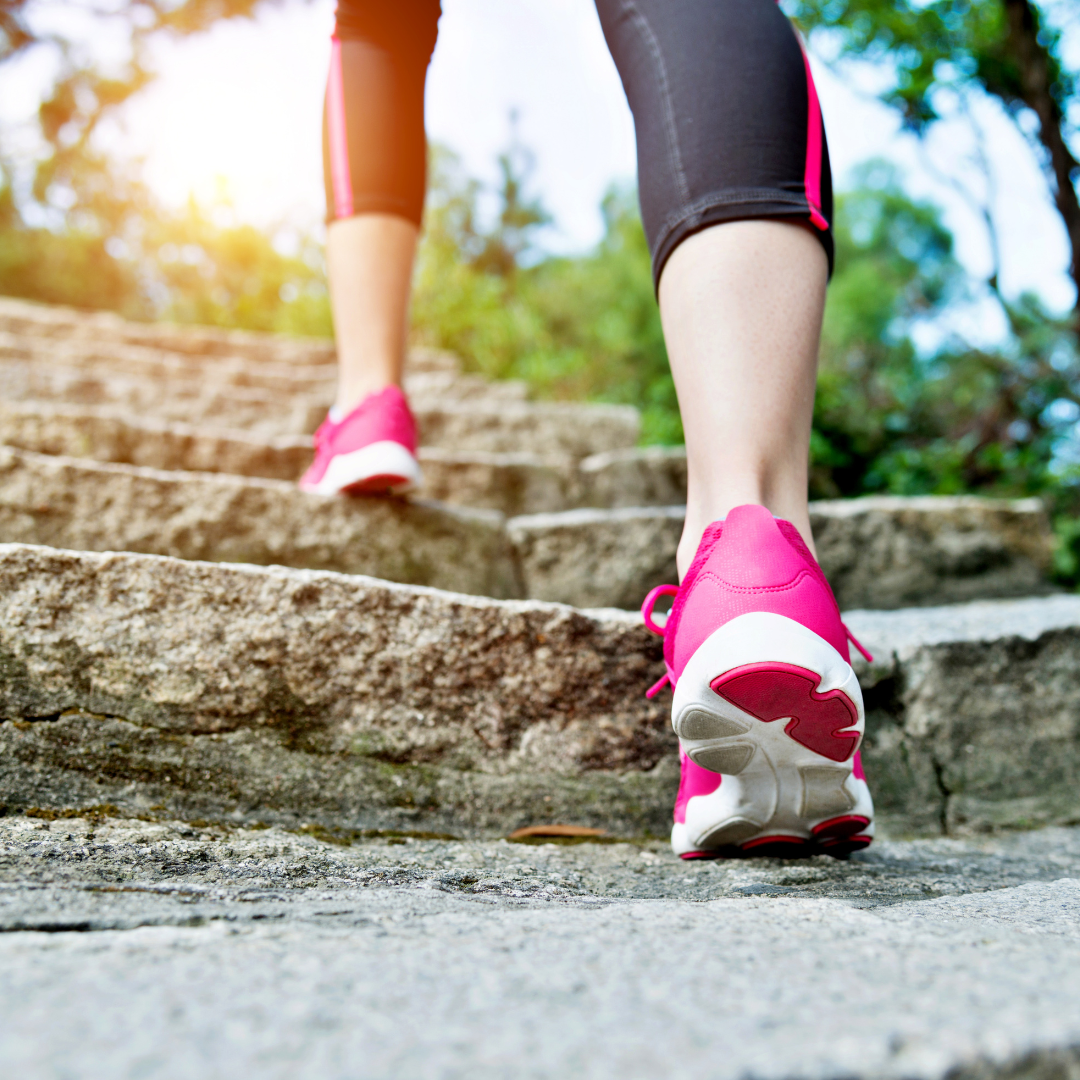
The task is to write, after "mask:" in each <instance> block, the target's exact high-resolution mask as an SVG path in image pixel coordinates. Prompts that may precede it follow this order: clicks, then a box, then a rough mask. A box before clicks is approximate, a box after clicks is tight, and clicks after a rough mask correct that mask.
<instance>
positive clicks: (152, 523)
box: [0, 448, 521, 596]
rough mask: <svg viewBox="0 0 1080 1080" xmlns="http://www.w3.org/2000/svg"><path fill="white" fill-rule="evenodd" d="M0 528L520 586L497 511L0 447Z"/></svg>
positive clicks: (38, 539)
mask: <svg viewBox="0 0 1080 1080" xmlns="http://www.w3.org/2000/svg"><path fill="white" fill-rule="evenodd" d="M0 539H2V540H3V541H4V542H19V543H33V544H47V545H49V546H51V547H57V548H72V549H77V550H81V551H138V552H148V553H153V554H158V555H172V556H176V557H178V558H182V559H209V560H213V561H215V562H244V563H255V564H259V565H269V564H282V565H285V566H294V567H311V568H317V569H327V570H336V571H340V572H343V573H348V574H365V573H366V574H373V575H376V576H378V577H380V578H385V579H387V580H390V581H405V582H410V583H412V584H419V585H432V586H436V587H439V588H443V589H453V590H456V591H459V592H466V593H476V594H480V595H484V596H519V595H520V588H521V587H520V584H519V581H518V576H517V571H516V566H515V559H514V554H513V551H512V550H511V547H510V545H509V543H508V541H507V538H506V533H505V530H504V528H503V518H502V515H500V514H497V513H494V512H493V511H490V510H471V509H466V508H464V507H448V506H444V505H442V504H439V503H434V502H424V501H421V500H415V501H405V500H402V499H337V498H326V497H324V496H319V495H308V494H305V493H304V492H302V491H299V490H298V489H297V488H296V487H295V485H293V484H292V483H289V482H286V481H281V480H261V479H254V478H250V477H233V476H225V475H222V474H220V473H219V474H209V473H183V472H164V471H161V470H156V469H147V468H140V467H137V466H132V465H107V464H99V463H97V462H88V461H82V460H77V459H73V458H63V457H51V456H47V455H43V454H30V453H26V452H25V451H21V450H12V449H11V448H0Z"/></svg>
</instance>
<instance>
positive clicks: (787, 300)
mask: <svg viewBox="0 0 1080 1080" xmlns="http://www.w3.org/2000/svg"><path fill="white" fill-rule="evenodd" d="M596 2H597V9H598V11H599V13H600V17H601V22H602V24H603V28H604V33H605V35H606V36H607V39H608V44H609V45H610V47H611V51H612V55H613V56H614V58H615V61H616V64H617V65H618V68H619V72H620V75H621V76H622V79H623V85H624V87H625V89H626V93H627V97H628V99H629V101H630V105H631V108H632V110H633V113H634V121H635V126H636V129H637V139H638V184H639V188H640V193H641V208H642V219H643V221H644V224H645V230H646V233H647V235H648V238H649V244H650V248H651V250H652V254H653V271H654V275H655V278H656V281H657V283H658V293H659V298H660V310H661V315H662V317H663V323H664V335H665V338H666V341H667V346H668V355H669V357H670V360H671V366H672V372H673V374H674V376H675V382H676V387H677V390H678V394H679V403H680V408H681V411H682V416H683V427H684V430H685V433H686V447H687V455H688V459H689V491H688V505H687V519H686V529H685V532H684V534H683V539H682V543H681V545H680V548H679V569H680V573H681V574H682V573H685V571H686V569H687V567H688V566H689V563H690V561H691V560H692V558H693V556H694V552H695V551H696V550H697V547H698V542H699V541H700V539H701V536H702V533H703V532H704V530H705V528H706V526H707V525H708V524H709V523H710V522H712V521H715V520H718V519H719V518H722V517H724V516H725V515H726V514H727V512H728V511H729V510H730V509H731V508H732V507H734V506H737V505H739V504H741V503H757V504H760V505H763V506H766V507H768V508H769V509H770V510H771V511H773V512H774V513H775V514H776V515H777V516H780V517H784V518H786V519H788V520H789V521H791V522H792V523H793V524H795V526H796V527H797V528H798V529H799V531H800V532H801V533H802V535H803V537H804V538H805V540H806V541H807V543H812V541H811V536H810V524H809V516H808V512H807V504H806V499H807V496H806V485H807V458H808V453H809V439H810V419H811V413H812V407H813V388H814V377H815V372H816V364H817V350H818V335H819V332H820V323H821V313H822V308H823V305H824V299H825V282H826V279H827V277H828V272H829V264H830V261H831V258H832V238H831V235H830V233H829V229H828V219H829V217H830V215H831V212H832V205H831V204H832V191H831V180H830V175H829V162H828V152H827V149H826V146H825V136H824V129H823V127H822V123H821V116H820V111H819V110H818V104H817V97H816V93H815V92H814V89H813V84H812V82H811V80H810V76H809V69H808V67H807V66H806V62H805V58H804V56H803V53H802V49H801V47H800V44H799V41H798V39H797V37H796V35H795V33H794V31H793V30H792V28H791V26H790V24H789V23H788V21H787V19H786V18H785V17H784V16H783V14H782V13H781V12H780V10H779V9H778V8H777V6H776V4H775V3H774V2H773V0H723V2H712V3H708V2H705V0H596Z"/></svg>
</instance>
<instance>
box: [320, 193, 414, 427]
mask: <svg viewBox="0 0 1080 1080" xmlns="http://www.w3.org/2000/svg"><path fill="white" fill-rule="evenodd" d="M418 234H419V229H418V227H417V226H416V225H415V224H413V222H411V221H409V220H407V219H406V218H403V217H398V216H396V215H394V214H359V215H358V216H356V217H351V218H347V219H345V220H344V221H335V222H332V223H331V224H330V226H329V229H328V230H327V237H326V262H327V268H328V270H329V274H330V301H331V306H332V309H333V312H334V335H335V337H336V338H337V346H338V348H337V354H338V391H337V399H336V401H335V402H334V405H335V407H336V408H337V411H338V413H339V414H340V415H342V416H344V415H345V414H346V413H348V412H349V411H350V410H352V409H354V408H355V407H356V406H357V405H358V404H359V403H360V402H361V401H363V400H364V398H366V397H367V396H368V395H369V394H375V393H378V391H380V390H384V389H385V388H386V387H388V386H400V385H401V373H402V368H403V366H404V364H405V340H406V334H407V331H408V326H407V323H408V314H409V288H410V285H411V282H412V269H413V256H414V255H415V253H416V240H417V236H418Z"/></svg>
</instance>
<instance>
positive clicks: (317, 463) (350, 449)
mask: <svg viewBox="0 0 1080 1080" xmlns="http://www.w3.org/2000/svg"><path fill="white" fill-rule="evenodd" d="M419 482H420V466H419V464H418V463H417V461H416V421H415V420H414V419H413V414H412V411H411V410H410V409H409V403H408V402H407V401H406V400H405V395H404V394H403V393H402V392H401V390H400V389H399V388H398V387H396V386H388V387H387V388H386V389H385V390H380V391H379V392H378V393H377V394H369V395H368V396H367V397H366V398H364V400H363V401H361V402H360V404H359V405H357V406H356V408H355V409H353V411H352V412H351V413H349V414H348V415H347V416H345V417H342V419H341V420H337V421H335V420H334V419H332V416H327V418H326V419H325V420H324V421H323V422H322V424H320V425H319V429H318V431H316V432H315V460H314V461H313V462H312V463H311V468H309V469H308V471H307V472H306V473H304V475H303V477H302V478H301V480H300V489H301V490H302V491H313V492H315V493H316V494H318V495H374V494H378V493H380V492H387V491H391V492H393V493H394V494H401V493H402V492H405V491H408V490H409V489H410V488H412V487H415V486H416V485H417V484H418V483H419Z"/></svg>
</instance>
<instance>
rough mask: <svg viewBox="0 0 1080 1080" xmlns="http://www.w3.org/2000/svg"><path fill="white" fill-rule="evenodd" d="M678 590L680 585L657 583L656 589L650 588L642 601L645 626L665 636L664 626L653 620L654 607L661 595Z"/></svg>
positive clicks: (674, 592) (675, 593) (667, 594)
mask: <svg viewBox="0 0 1080 1080" xmlns="http://www.w3.org/2000/svg"><path fill="white" fill-rule="evenodd" d="M678 592H679V586H678V585H657V586H656V588H655V589H650V590H649V595H648V596H646V597H645V599H644V600H643V601H642V604H641V617H642V619H644V620H645V626H646V628H647V629H649V630H651V631H652V632H653V633H654V634H657V635H659V636H660V637H663V636H664V627H662V626H660V625H659V624H658V623H656V622H654V621H653V608H654V607H656V601H657V600H659V599H660V597H661V596H677V595H678ZM662 681H663V680H661V682H662Z"/></svg>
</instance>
